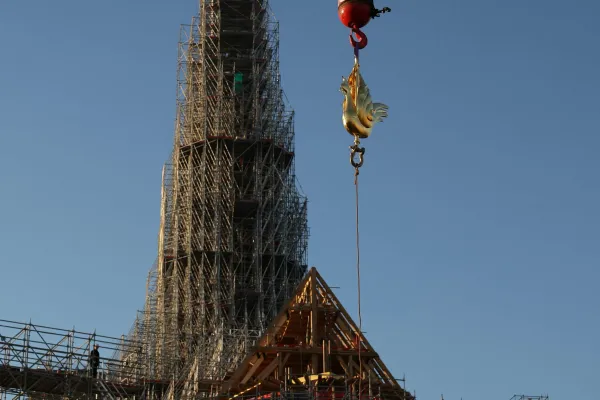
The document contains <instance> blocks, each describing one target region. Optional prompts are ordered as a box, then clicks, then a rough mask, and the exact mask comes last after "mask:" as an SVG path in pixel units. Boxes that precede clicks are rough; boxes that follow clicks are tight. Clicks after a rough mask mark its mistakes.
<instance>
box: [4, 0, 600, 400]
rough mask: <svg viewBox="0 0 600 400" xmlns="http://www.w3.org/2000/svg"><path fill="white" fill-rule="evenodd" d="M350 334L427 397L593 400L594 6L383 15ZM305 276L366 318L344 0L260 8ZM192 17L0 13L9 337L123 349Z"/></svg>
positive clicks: (376, 25)
mask: <svg viewBox="0 0 600 400" xmlns="http://www.w3.org/2000/svg"><path fill="white" fill-rule="evenodd" d="M377 1H378V5H379V6H384V5H389V6H391V7H392V8H393V12H392V13H391V14H389V15H385V16H384V17H382V18H381V19H379V20H377V21H375V22H373V23H372V24H370V25H369V26H368V27H367V29H365V31H366V32H367V34H368V36H369V39H370V42H369V46H368V48H367V49H366V50H365V51H364V52H363V54H362V67H363V73H364V76H365V79H366V81H367V83H368V84H369V85H370V87H371V91H372V94H373V96H374V98H375V100H377V101H383V102H385V103H387V104H388V105H389V106H390V117H389V119H388V120H387V121H386V122H385V123H383V124H381V125H379V126H378V127H377V128H376V130H375V131H374V134H373V136H372V137H371V138H370V139H368V140H366V141H364V145H365V146H366V147H367V154H366V162H365V166H364V168H363V169H362V172H361V175H360V184H361V187H360V188H361V196H362V197H361V218H362V222H361V238H362V260H363V263H362V267H363V270H362V271H363V316H364V328H365V330H366V331H367V336H368V337H369V338H370V340H371V341H372V343H373V344H374V345H375V346H376V349H377V350H378V351H379V352H380V353H381V354H382V356H383V360H384V362H386V363H387V364H388V366H389V367H390V368H391V369H392V371H393V372H394V373H395V374H396V375H397V376H398V377H401V376H402V374H403V373H406V375H407V378H408V387H409V388H410V389H411V390H413V389H416V390H417V395H418V397H419V398H420V399H423V400H425V399H438V398H439V395H440V393H444V396H445V398H446V399H447V400H450V399H456V400H458V399H460V398H461V397H462V398H463V399H465V400H468V399H481V398H485V399H498V400H503V399H508V398H510V397H511V396H512V394H514V393H528V394H541V393H546V392H547V393H549V394H550V395H551V397H552V399H556V400H560V399H564V400H566V399H578V400H586V399H590V400H591V399H595V398H597V397H598V395H597V384H596V383H597V381H598V372H600V367H599V364H598V356H599V354H600V340H599V338H600V315H599V311H598V310H599V306H600V300H599V299H600V294H599V292H598V282H599V281H600V268H598V267H599V265H598V264H599V259H600V232H599V228H598V227H599V226H600V214H599V212H598V204H600V189H599V187H600V185H599V184H600V182H599V179H598V175H599V172H600V161H599V157H598V154H599V152H600V135H599V133H600V132H599V131H600V107H599V105H600V75H599V72H598V71H599V63H600V55H599V52H600V50H599V45H598V43H599V42H600V24H598V20H599V18H600V3H599V2H598V1H595V0H590V1H584V0H571V1H566V0H564V1H558V0H545V1H541V0H530V1H517V0H504V1H499V0H496V1H492V0H460V1H458V0H457V1H446V0H444V1H442V0H438V1H427V0H419V1H417V0H405V1H396V0H387V2H384V1H382V0H377ZM272 6H273V8H274V10H275V12H276V14H277V16H278V18H279V20H280V21H281V70H282V74H283V84H284V88H285V90H286V92H287V95H288V97H289V98H290V101H291V103H292V104H293V105H294V108H295V110H296V112H297V120H296V132H297V172H298V176H299V179H300V182H301V183H302V186H303V189H304V191H305V192H306V194H307V195H308V196H309V198H310V215H309V218H310V226H311V230H312V236H311V241H310V248H309V255H310V256H309V259H310V263H311V264H312V265H316V266H317V267H318V268H319V270H320V271H321V272H322V274H323V275H324V277H325V279H326V280H327V281H328V282H329V284H330V285H332V286H340V287H341V288H340V289H338V290H337V293H338V295H339V296H340V297H341V299H342V300H343V301H344V302H345V304H346V306H347V307H348V309H349V310H351V312H352V314H354V315H355V314H356V289H355V287H356V278H355V266H354V231H353V229H354V226H353V207H354V198H353V194H354V188H353V185H352V169H351V167H350V166H349V165H348V160H347V152H348V145H349V144H351V137H350V136H349V135H348V134H347V133H346V132H345V131H344V129H343V128H342V126H341V122H340V119H341V111H340V103H341V101H342V97H341V94H340V93H339V92H338V87H339V82H340V79H341V76H342V75H347V74H348V72H349V71H350V69H351V67H352V50H351V48H350V47H349V45H348V43H347V32H346V30H345V29H344V28H343V27H342V26H341V24H340V23H339V22H338V20H337V15H336V9H335V6H336V1H335V0H328V1H323V0H306V1H290V0H273V1H272ZM196 11H197V1H196V0H180V1H156V0H154V1H148V0H146V1H141V0H127V1H122V0H119V1H117V0H105V1H81V0H57V1H52V2H48V1H42V0H29V1H25V0H20V1H17V0H12V1H11V0H5V1H3V2H2V3H1V4H0V171H1V172H0V176H1V177H2V182H1V185H2V186H1V189H0V193H1V194H2V196H0V254H2V257H1V259H0V272H1V274H0V318H4V319H13V320H29V318H32V319H33V321H34V322H37V323H40V324H47V325H56V326H59V327H66V328H70V327H72V326H73V325H75V326H76V327H77V328H78V329H81V330H92V329H94V328H96V329H98V331H99V332H102V333H105V334H109V335H118V334H120V333H122V332H125V331H127V330H128V328H129V326H130V323H131V321H132V320H133V317H134V315H135V310H136V309H139V308H141V306H142V304H143V300H144V290H145V287H144V286H145V277H146V272H147V270H148V269H149V268H150V266H151V264H152V262H153V261H154V259H155V257H156V237H157V230H158V210H159V193H160V171H161V166H162V164H163V162H164V161H165V160H166V159H167V157H168V156H169V153H170V149H171V146H172V134H173V121H174V115H175V87H176V86H175V71H176V63H177V60H176V56H177V41H178V33H179V24H180V23H187V22H189V21H190V19H191V17H192V15H193V14H194V13H195V12H196Z"/></svg>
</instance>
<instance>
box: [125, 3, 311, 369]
mask: <svg viewBox="0 0 600 400" xmlns="http://www.w3.org/2000/svg"><path fill="white" fill-rule="evenodd" d="M278 46H279V38H278V24H277V22H276V21H275V20H274V19H273V17H272V16H271V13H270V11H269V8H268V2H267V1H266V0H224V1H217V0H203V1H201V7H200V12H199V15H198V16H196V17H194V18H193V20H192V23H191V25H186V26H183V27H182V30H181V38H180V47H179V63H178V91H177V93H178V98H177V118H176V126H175V141H174V149H173V153H172V157H171V161H170V163H169V164H168V165H166V166H165V168H164V170H163V185H162V201H161V221H160V232H159V244H158V253H159V254H158V259H157V262H156V266H155V268H153V270H152V271H151V276H150V278H149V289H148V293H147V300H146V305H145V308H144V311H143V312H142V313H141V315H139V317H138V319H137V322H138V323H137V324H136V326H135V327H134V330H133V331H132V332H131V338H132V340H140V341H142V342H143V343H145V346H146V354H148V357H149V360H148V362H147V363H146V365H147V367H148V368H149V370H148V371H145V373H146V375H148V376H155V377H157V378H159V379H172V378H173V377H176V376H189V377H192V376H193V377H195V379H203V380H215V381H222V380H223V379H225V378H226V376H227V374H228V373H231V370H232V368H235V366H236V365H237V364H238V362H239V361H240V360H241V358H243V357H244V356H245V354H246V353H247V351H248V350H249V349H250V346H251V345H252V344H253V343H254V342H255V341H256V340H257V339H258V337H259V336H260V335H261V333H262V332H263V331H264V329H265V328H266V326H267V324H268V323H269V322H270V321H271V319H272V318H273V317H274V316H275V315H276V314H277V313H278V312H279V310H280V308H281V306H282V305H283V303H284V302H285V301H286V300H287V299H288V298H289V296H290V294H291V293H292V290H293V289H294V288H295V286H296V284H297V283H298V282H299V281H300V280H301V279H302V277H303V276H304V274H305V272H306V268H307V267H306V248H307V240H308V227H307V221H306V206H307V200H306V199H305V198H304V197H303V196H302V195H300V194H299V192H298V190H297V188H296V178H295V172H294V113H293V112H292V111H290V108H289V107H288V106H287V105H286V102H285V97H284V95H283V92H282V90H281V85H280V75H279V54H278V52H279V47H278Z"/></svg>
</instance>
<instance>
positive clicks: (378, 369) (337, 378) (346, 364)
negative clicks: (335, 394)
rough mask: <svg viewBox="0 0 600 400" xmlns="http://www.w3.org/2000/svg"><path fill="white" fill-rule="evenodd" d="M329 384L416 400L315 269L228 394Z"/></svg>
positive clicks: (240, 369) (245, 363) (226, 385)
mask: <svg viewBox="0 0 600 400" xmlns="http://www.w3.org/2000/svg"><path fill="white" fill-rule="evenodd" d="M359 348H360V360H361V361H362V369H361V368H360V365H359ZM361 370H362V380H361V379H360V378H361V376H360V371H361ZM327 385H329V386H330V387H331V385H336V386H337V387H340V385H342V386H343V387H346V388H347V390H348V391H349V392H350V393H348V394H353V395H354V396H356V395H358V392H359V390H360V392H361V395H360V397H361V398H362V397H363V396H364V397H365V398H366V397H375V398H377V397H380V398H384V399H398V400H414V399H413V396H412V395H411V394H410V393H408V392H406V391H405V390H404V389H403V388H402V387H401V386H400V385H399V384H398V382H397V380H396V379H394V377H393V376H392V374H391V372H390V371H389V370H388V369H387V367H386V366H385V365H384V364H383V362H382V361H381V359H380V357H379V355H378V354H377V353H376V352H375V350H374V349H373V347H372V346H371V344H370V343H369V342H368V341H367V339H366V338H365V337H364V335H363V334H362V333H361V332H360V331H359V329H358V326H357V325H356V324H355V323H354V321H353V320H352V318H350V315H349V314H348V312H347V311H346V310H345V309H344V307H343V306H342V304H341V303H340V301H339V300H338V298H337V297H336V296H335V294H333V292H332V290H331V289H330V288H329V286H328V285H327V284H326V283H325V281H324V280H323V278H322V277H321V275H320V274H319V273H318V272H317V270H316V269H315V268H314V267H313V268H311V270H310V271H309V272H308V274H307V276H306V277H305V278H304V279H303V280H302V282H300V284H299V285H298V288H297V290H296V292H295V294H294V295H293V296H292V298H291V299H290V300H289V302H288V303H287V304H286V305H285V306H284V307H283V309H282V311H281V312H280V313H279V315H278V316H277V317H276V318H275V320H274V321H273V323H272V324H271V325H270V327H269V328H268V329H267V331H266V332H265V334H264V335H263V337H262V338H261V339H260V340H259V341H258V342H257V345H256V347H255V349H254V351H253V353H252V354H249V355H248V356H247V357H246V358H245V359H244V360H243V361H242V363H241V364H240V365H239V366H238V368H237V369H236V370H235V371H234V372H233V374H232V375H230V376H229V379H227V380H226V381H225V382H224V383H223V386H222V390H223V391H225V392H228V393H238V394H242V393H244V392H249V391H251V390H253V389H255V388H256V389H258V391H260V392H263V393H264V392H266V391H274V392H277V391H280V390H282V388H284V387H285V388H287V390H289V389H290V388H293V387H297V388H298V389H301V388H302V387H303V388H304V389H306V388H311V387H312V388H317V390H322V388H323V387H326V386H327ZM359 388H360V389H359Z"/></svg>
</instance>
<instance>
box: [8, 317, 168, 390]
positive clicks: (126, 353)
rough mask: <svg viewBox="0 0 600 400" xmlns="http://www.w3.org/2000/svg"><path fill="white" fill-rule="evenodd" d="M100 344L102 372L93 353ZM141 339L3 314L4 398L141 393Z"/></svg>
mask: <svg viewBox="0 0 600 400" xmlns="http://www.w3.org/2000/svg"><path fill="white" fill-rule="evenodd" d="M94 345H99V346H100V366H99V367H98V372H97V377H96V378H93V377H92V376H91V370H90V367H89V365H88V364H89V363H88V360H89V354H90V351H91V349H92V348H93V347H94ZM142 349H143V347H142V345H141V343H137V342H135V341H132V340H127V339H125V338H114V337H109V336H102V335H98V334H96V333H85V332H79V331H76V330H75V329H72V330H64V329H57V328H51V327H48V326H42V325H34V324H32V323H31V322H30V323H21V322H14V321H6V320H0V400H7V399H19V398H44V399H51V398H54V397H56V398H58V397H61V398H64V397H65V396H68V397H69V398H85V397H88V398H91V397H93V398H96V399H110V400H115V399H117V398H121V399H123V398H142V397H143V395H144V390H145V389H146V388H147V387H148V386H149V385H151V386H153V387H156V386H159V387H160V386H163V385H162V384H161V383H160V382H149V381H148V380H147V379H145V378H147V377H142V376H141V374H140V371H142V370H143V368H144V357H143V354H142Z"/></svg>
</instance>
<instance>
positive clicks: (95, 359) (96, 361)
mask: <svg viewBox="0 0 600 400" xmlns="http://www.w3.org/2000/svg"><path fill="white" fill-rule="evenodd" d="M98 347H100V346H98V345H97V344H95V345H94V350H92V351H91V352H90V361H89V364H88V365H89V366H90V368H91V370H92V377H93V378H96V377H98V367H99V366H100V352H99V351H98Z"/></svg>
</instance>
